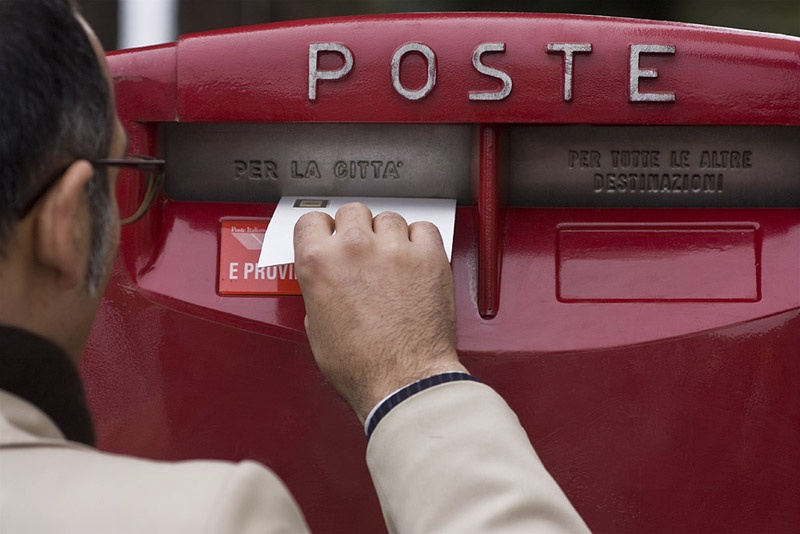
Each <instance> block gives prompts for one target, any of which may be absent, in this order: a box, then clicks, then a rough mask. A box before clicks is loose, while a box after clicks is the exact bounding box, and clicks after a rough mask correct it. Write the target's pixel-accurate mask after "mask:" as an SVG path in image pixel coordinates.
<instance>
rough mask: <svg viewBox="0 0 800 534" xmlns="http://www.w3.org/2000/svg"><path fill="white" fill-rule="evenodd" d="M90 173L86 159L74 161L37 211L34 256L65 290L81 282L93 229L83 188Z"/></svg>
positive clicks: (43, 199)
mask: <svg viewBox="0 0 800 534" xmlns="http://www.w3.org/2000/svg"><path fill="white" fill-rule="evenodd" d="M93 174H94V168H93V167H92V165H91V164H90V163H89V162H88V161H86V160H78V161H76V162H74V163H73V164H72V165H70V166H69V167H68V168H67V170H66V171H64V174H63V175H62V176H61V178H60V179H59V180H58V181H57V182H56V183H55V185H54V186H53V187H52V188H51V189H50V191H49V192H48V193H47V194H45V196H44V198H42V200H41V207H40V209H39V210H38V212H37V214H36V231H35V234H34V239H35V240H36V243H35V244H34V247H33V249H34V251H35V254H36V258H37V260H38V261H39V262H40V263H41V264H42V265H43V266H44V267H45V268H47V269H50V270H51V271H52V272H53V273H54V274H55V276H56V277H57V282H58V284H59V286H61V287H62V288H64V289H68V288H71V287H75V286H76V285H79V284H80V285H83V283H84V278H85V275H86V268H87V265H88V259H89V250H90V247H91V231H92V230H91V214H90V213H89V208H88V201H87V198H86V194H85V191H86V184H87V183H88V182H89V180H91V178H92V175H93Z"/></svg>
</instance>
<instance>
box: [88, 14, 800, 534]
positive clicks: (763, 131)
mask: <svg viewBox="0 0 800 534" xmlns="http://www.w3.org/2000/svg"><path fill="white" fill-rule="evenodd" d="M109 61H110V65H111V70H112V74H113V77H114V80H115V84H116V89H117V94H118V105H119V112H120V115H121V117H122V119H123V121H124V123H125V126H126V128H127V130H128V133H129V137H130V144H131V150H132V151H136V152H143V153H149V154H153V155H158V156H161V157H164V158H165V159H166V160H167V170H166V176H165V188H164V191H163V192H161V194H160V196H159V198H158V199H157V201H156V202H155V203H154V205H153V207H152V209H151V210H150V211H149V212H148V213H147V214H146V216H145V217H144V218H143V219H142V220H140V221H139V222H137V223H136V224H135V225H132V226H130V227H125V228H124V229H123V234H122V246H121V252H120V255H119V258H118V259H117V262H116V265H115V270H114V272H113V276H112V280H111V284H110V287H109V290H108V293H107V295H106V298H105V300H104V302H103V306H102V307H101V310H100V313H99V315H98V319H97V322H96V325H95V329H94V331H93V335H92V337H91V340H90V344H89V346H88V349H87V354H86V357H85V359H84V363H83V369H82V370H83V373H84V376H85V378H86V381H87V392H88V395H89V398H90V404H91V405H92V408H93V410H94V413H95V416H96V419H97V421H96V422H97V427H98V428H97V431H98V435H99V440H100V445H101V447H103V448H105V449H108V450H112V451H121V452H126V453H133V454H139V455H143V456H147V457H153V458H163V459H181V458H196V457H206V458H209V457H210V458H223V459H233V460H238V459H241V458H255V459H257V460H260V461H263V462H265V463H267V464H269V465H270V466H271V467H273V468H274V469H275V470H276V471H277V472H278V474H279V475H280V476H281V477H282V478H283V479H284V480H285V481H286V482H287V484H288V486H289V487H290V489H291V491H292V492H293V493H294V495H295V496H296V497H297V499H298V501H299V503H300V505H301V506H302V508H303V509H304V511H305V513H306V514H307V517H308V520H309V523H310V526H311V527H312V529H313V530H316V531H324V532H377V531H381V529H382V528H383V527H382V526H381V525H382V524H383V522H382V517H381V513H380V510H379V507H378V503H377V499H376V497H375V494H374V490H373V489H372V486H371V483H370V481H369V475H368V473H367V471H366V468H365V466H364V462H363V454H364V446H365V440H364V437H363V432H362V430H361V428H360V427H359V425H358V423H357V422H356V421H355V419H354V418H353V417H352V416H351V415H350V414H349V412H348V409H347V407H346V406H345V405H344V403H343V402H341V401H339V400H338V398H337V397H336V396H335V394H334V393H333V391H332V389H330V388H329V387H328V386H327V385H326V384H325V383H324V380H323V379H322V377H321V375H320V374H319V373H318V371H317V370H316V368H315V365H314V363H313V358H312V356H311V352H310V349H309V347H308V344H307V341H306V339H305V334H304V330H303V317H304V308H303V302H302V298H301V297H300V296H298V295H296V294H294V295H292V294H286V293H292V291H293V290H292V289H291V288H289V289H286V288H287V287H290V286H291V284H292V283H294V281H293V280H292V276H293V274H292V273H291V272H290V270H289V269H288V267H287V268H286V272H285V273H284V274H280V273H279V272H278V271H277V270H276V271H274V272H266V271H264V272H262V273H261V274H260V275H259V274H258V273H257V271H256V268H255V267H254V266H253V265H248V266H245V264H247V263H248V260H247V259H246V255H247V254H249V252H248V251H249V250H251V249H252V248H254V247H255V248H257V245H254V243H257V242H258V239H260V237H259V235H260V232H262V231H263V229H264V228H266V225H267V224H268V222H269V219H270V216H271V215H272V212H273V210H274V209H275V204H276V202H277V201H278V199H279V198H280V197H281V196H283V195H312V196H313V195H357V196H419V197H440V198H455V199H457V202H458V207H457V214H456V228H455V236H454V244H453V258H452V266H453V272H454V275H455V284H456V300H457V307H458V325H457V326H458V341H457V342H458V350H459V352H460V355H461V357H462V358H463V360H464V361H465V364H466V365H467V366H468V368H470V370H471V371H473V372H474V373H475V374H476V375H478V376H479V377H480V378H481V379H482V380H484V381H486V382H487V383H489V384H490V385H492V386H493V387H495V388H496V389H497V390H498V391H499V392H500V393H501V394H502V395H503V396H504V397H505V398H506V399H507V400H508V402H509V403H510V404H511V406H512V407H513V408H514V409H515V411H516V412H517V413H518V414H519V417H520V419H521V420H522V423H523V425H524V426H525V428H526V429H527V431H528V433H529V435H530V437H531V440H532V442H533V444H534V446H535V447H536V449H537V451H538V453H539V455H540V456H541V458H542V460H543V461H544V463H545V465H546V466H547V467H548V468H549V469H550V470H551V472H552V473H553V474H554V476H555V478H556V479H557V480H558V482H559V483H560V484H561V486H562V487H563V488H564V491H565V492H566V493H567V495H568V496H569V497H570V499H571V500H572V502H573V503H574V504H575V506H576V508H577V509H578V511H579V512H580V513H581V514H582V515H583V517H584V518H585V520H586V522H587V523H588V525H589V526H590V527H591V528H592V529H593V530H595V531H597V532H641V531H647V532H698V531H702V532H710V531H725V532H752V531H764V532H773V531H786V530H794V529H795V528H796V526H797V525H798V524H799V523H800V508H798V506H797V502H798V500H799V499H800V447H798V444H799V443H800V430H799V429H800V400H798V395H797V384H796V377H798V376H800V210H798V208H800V150H798V147H800V40H798V39H796V38H791V37H785V36H778V35H767V34H758V33H753V32H740V31H736V30H728V29H720V28H710V27H702V26H695V25H684V24H677V23H666V22H649V21H636V20H622V19H610V18H602V17H587V16H553V15H514V14H502V15H501V14H448V15H445V14H429V15H398V16H376V17H356V18H343V19H326V20H318V21H303V22H297V23H282V24H273V25H264V26H256V27H250V28H240V29H231V30H225V31H218V32H211V33H204V34H197V35H189V36H185V37H182V38H181V39H180V40H179V41H178V42H176V43H170V44H167V45H162V46H156V47H151V48H145V49H138V50H129V51H121V52H117V53H112V54H110V57H109ZM231 247H233V248H231ZM236 247H239V249H236ZM230 250H235V251H236V250H238V252H234V253H233V254H243V255H244V256H242V258H243V259H241V260H231V259H227V260H226V258H229V256H228V254H229V253H230ZM224 261H227V263H226V264H225V265H223V262H224ZM239 261H241V264H239V263H236V262H239ZM234 263H235V265H234ZM245 273H247V279H246V281H247V284H251V283H254V284H256V285H255V286H252V287H251V286H250V285H247V286H246V287H245V286H244V285H242V284H238V285H236V284H231V283H229V282H238V281H241V280H244V279H245ZM258 276H262V277H263V278H264V279H265V281H264V283H267V282H269V283H274V284H284V283H286V284H289V285H286V286H284V285H281V287H283V289H281V290H275V291H272V290H268V289H267V290H265V289H263V286H260V285H257V284H258V283H259V281H258V280H257V279H256V278H257V277H258ZM253 277H256V278H253ZM280 277H283V278H282V281H280V282H279V281H278V280H277V279H278V278H280ZM266 279H269V280H266ZM295 292H296V291H295ZM278 293H281V294H278Z"/></svg>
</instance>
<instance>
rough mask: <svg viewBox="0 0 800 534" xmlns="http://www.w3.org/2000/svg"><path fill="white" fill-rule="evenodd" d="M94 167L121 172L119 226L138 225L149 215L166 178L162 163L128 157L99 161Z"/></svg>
mask: <svg viewBox="0 0 800 534" xmlns="http://www.w3.org/2000/svg"><path fill="white" fill-rule="evenodd" d="M91 164H92V165H94V166H95V167H119V168H120V169H121V171H120V173H119V175H118V176H117V184H116V188H115V194H116V197H117V206H118V207H119V218H120V221H119V222H120V224H130V223H132V222H135V221H138V220H139V219H141V218H142V215H144V214H145V213H147V210H148V209H150V205H151V204H152V203H153V199H154V198H155V197H156V193H157V192H158V189H159V187H161V181H162V179H163V177H164V165H165V161H164V160H163V159H156V158H153V157H150V156H143V155H141V154H129V155H128V156H126V157H125V158H123V159H96V160H94V161H92V162H91ZM143 178H144V180H143Z"/></svg>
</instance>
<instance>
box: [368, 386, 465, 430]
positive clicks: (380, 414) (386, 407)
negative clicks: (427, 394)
mask: <svg viewBox="0 0 800 534" xmlns="http://www.w3.org/2000/svg"><path fill="white" fill-rule="evenodd" d="M464 380H469V381H472V382H480V380H478V379H477V378H475V377H474V376H472V375H470V374H467V373H461V372H455V371H453V372H449V373H441V374H438V375H433V376H429V377H428V378H423V379H422V380H417V381H416V382H412V383H411V384H409V385H407V386H405V387H402V388H400V389H398V390H397V391H395V392H394V393H392V394H391V395H389V396H388V397H386V398H385V399H383V400H382V401H381V402H379V403H378V405H377V406H376V407H375V408H373V409H372V411H371V412H370V413H369V415H368V416H367V421H366V423H365V425H364V428H365V429H366V432H367V440H369V438H370V437H371V436H372V433H373V432H374V431H375V427H377V426H378V423H380V422H381V419H383V418H384V417H386V414H388V413H389V412H390V411H392V409H393V408H394V407H395V406H397V405H398V404H400V403H401V402H403V401H404V400H406V399H408V398H409V397H412V396H413V395H416V394H417V393H420V392H422V391H425V390H426V389H428V388H432V387H433V386H438V385H440V384H446V383H447V382H461V381H464Z"/></svg>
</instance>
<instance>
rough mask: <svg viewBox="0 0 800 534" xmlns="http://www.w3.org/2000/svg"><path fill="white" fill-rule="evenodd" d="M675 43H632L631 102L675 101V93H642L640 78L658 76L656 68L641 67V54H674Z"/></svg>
mask: <svg viewBox="0 0 800 534" xmlns="http://www.w3.org/2000/svg"><path fill="white" fill-rule="evenodd" d="M674 53H675V45H655V44H632V45H631V56H630V79H629V80H630V99H631V102H675V93H640V92H639V78H658V71H657V70H656V69H644V70H642V69H640V68H639V55H640V54H674Z"/></svg>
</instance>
